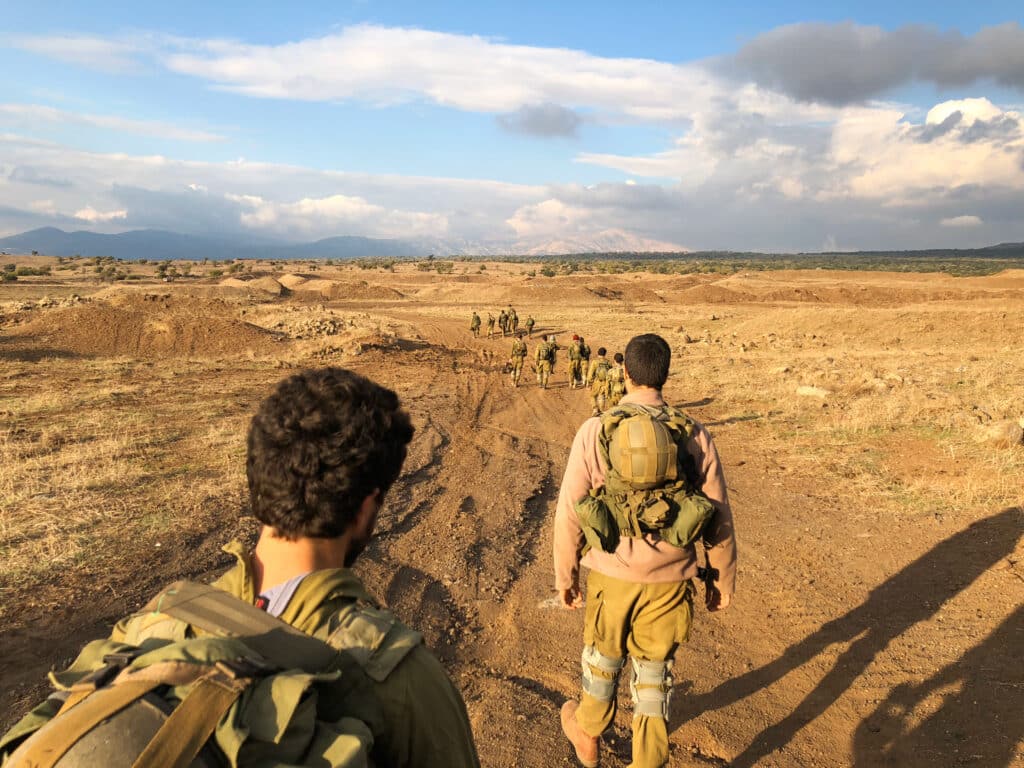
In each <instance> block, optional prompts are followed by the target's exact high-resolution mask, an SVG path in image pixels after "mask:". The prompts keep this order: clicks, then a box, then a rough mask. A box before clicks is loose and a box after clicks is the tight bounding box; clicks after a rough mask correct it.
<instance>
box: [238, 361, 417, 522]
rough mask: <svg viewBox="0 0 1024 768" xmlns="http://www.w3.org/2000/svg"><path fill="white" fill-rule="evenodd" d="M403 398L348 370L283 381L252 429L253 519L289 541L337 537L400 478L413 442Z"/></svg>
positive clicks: (323, 371)
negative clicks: (369, 499) (368, 500)
mask: <svg viewBox="0 0 1024 768" xmlns="http://www.w3.org/2000/svg"><path fill="white" fill-rule="evenodd" d="M412 435H413V426H412V423H411V421H410V420H409V414H408V413H406V412H405V411H404V410H402V408H401V405H400V403H399V401H398V396H397V395H396V394H395V393H394V392H393V391H391V390H390V389H387V388H385V387H382V386H380V385H379V384H376V383H374V382H372V381H370V380H369V379H367V378H365V377H363V376H360V375H359V374H357V373H353V372H352V371H348V370H345V369H343V368H321V369H316V370H307V371H302V372H301V373H298V374H296V375H294V376H290V377H289V378H287V379H285V380H283V381H282V382H280V383H279V384H278V385H277V388H276V390H275V391H274V392H273V393H272V394H271V395H270V396H269V397H268V398H267V399H265V400H264V401H263V402H262V403H261V404H260V407H259V410H258V411H257V412H256V414H255V415H254V416H253V418H252V422H251V424H250V426H249V439H248V455H247V459H246V467H245V469H246V475H247V477H248V481H249V496H250V502H251V505H252V513H253V515H254V516H255V517H256V518H257V519H258V520H259V521H260V522H261V523H263V524H264V525H267V526H270V527H272V528H273V529H274V530H275V532H276V534H277V535H278V536H280V537H282V538H285V539H292V540H294V539H298V538H334V537H337V536H340V535H342V534H343V533H344V532H345V530H346V528H348V526H349V525H350V524H351V522H352V521H353V520H354V519H355V516H356V514H357V512H358V511H359V508H360V505H361V504H362V502H363V501H364V500H365V499H366V498H367V497H368V496H370V495H371V494H373V492H374V491H375V490H378V489H379V490H380V492H381V494H384V493H386V492H387V490H388V489H389V488H390V487H391V485H392V483H394V482H395V480H396V479H397V478H398V474H399V472H401V469H402V463H403V462H404V461H405V454H406V446H407V445H408V444H409V441H410V440H411V439H412Z"/></svg>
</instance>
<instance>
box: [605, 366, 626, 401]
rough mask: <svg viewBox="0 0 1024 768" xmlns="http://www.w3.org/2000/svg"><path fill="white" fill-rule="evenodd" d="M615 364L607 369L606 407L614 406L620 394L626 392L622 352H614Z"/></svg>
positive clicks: (619, 398) (620, 397)
mask: <svg viewBox="0 0 1024 768" xmlns="http://www.w3.org/2000/svg"><path fill="white" fill-rule="evenodd" d="M613 359H614V360H615V364H614V365H612V369H611V370H610V371H608V408H609V409H611V408H614V407H615V406H616V405H618V404H619V401H620V400H621V399H622V396H623V395H625V394H626V369H625V367H623V365H622V353H621V352H616V353H615V357H614V358H613Z"/></svg>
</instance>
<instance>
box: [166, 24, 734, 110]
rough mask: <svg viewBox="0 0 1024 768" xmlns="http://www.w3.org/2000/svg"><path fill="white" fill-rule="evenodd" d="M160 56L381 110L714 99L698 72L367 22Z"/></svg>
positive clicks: (253, 83) (274, 88)
mask: <svg viewBox="0 0 1024 768" xmlns="http://www.w3.org/2000/svg"><path fill="white" fill-rule="evenodd" d="M159 55H160V57H161V60H162V62H163V64H164V65H165V66H166V67H168V68H169V69H171V70H172V71H175V72H179V73H183V74H187V75H192V76H195V77H201V78H203V79H206V80H209V81H211V82H213V83H215V84H217V85H218V86H219V87H222V88H226V89H229V90H232V91H237V92H239V93H244V94H247V95H250V96H259V97H266V98H284V99H301V100H312V101H336V100H348V99H358V100H362V101H366V102H369V103H373V104H379V105H387V104H394V103H398V102H404V101H410V100H414V99H424V100H427V101H431V102H433V103H436V104H440V105H443V106H450V107H454V108H457V109H462V110H468V111H473V112H486V113H497V114H501V113H509V112H513V111H515V110H518V109H520V108H522V107H529V106H532V105H537V104H556V105H563V106H565V107H568V108H572V107H575V106H579V105H586V106H590V107H593V108H596V109H603V110H608V111H610V112H613V113H615V114H626V115H629V116H632V117H635V118H639V119H644V120H649V119H658V120H674V119H678V118H680V117H684V116H686V115H687V114H689V113H690V112H691V111H692V110H693V109H694V108H695V107H697V106H699V105H701V104H705V103H708V102H709V100H710V99H712V98H713V97H714V96H715V95H717V94H718V93H720V92H721V86H720V85H718V84H717V82H715V78H713V77H712V76H711V75H709V74H708V72H707V71H706V70H705V69H704V68H703V67H701V66H699V65H688V64H684V65H677V64H669V63H666V62H661V61H655V60H651V59H626V58H620V59H612V58H605V57H600V56H594V55H591V54H588V53H586V52H584V51H578V50H571V49H565V48H540V47H534V46H526V45H511V44H508V43H501V42H496V41H493V40H490V39H487V38H484V37H479V36H475V35H457V34H449V33H444V32H433V31H429V30H423V29H406V28H394V27H382V26H376V25H370V24H361V25H357V26H351V27H347V28H345V29H343V30H342V31H341V32H339V33H337V34H333V35H328V36H326V37H320V38H313V39H307V40H301V41H299V42H294V43H286V44H281V45H250V44H244V43H238V42H228V41H218V40H209V41H190V42H189V45H188V50H174V49H173V48H170V49H166V50H164V51H162V52H161V53H160V54H159Z"/></svg>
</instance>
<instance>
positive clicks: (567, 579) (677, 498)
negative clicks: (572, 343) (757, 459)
mask: <svg viewBox="0 0 1024 768" xmlns="http://www.w3.org/2000/svg"><path fill="white" fill-rule="evenodd" d="M671 354H672V353H671V351H670V349H669V346H668V344H667V343H666V342H665V340H664V339H662V338H661V337H660V336H656V335H655V334H645V335H643V336H637V337H635V338H633V339H632V340H631V341H630V342H629V344H628V345H627V346H626V355H625V363H624V365H625V371H626V373H625V377H626V389H627V392H628V394H627V395H626V397H624V398H623V399H622V403H620V405H619V406H618V407H617V408H616V409H615V410H614V411H611V412H609V414H606V415H605V417H602V418H601V419H587V421H585V422H584V423H583V426H581V427H580V429H579V432H578V433H577V434H576V438H575V439H574V440H573V443H572V449H571V451H570V452H569V459H568V461H567V463H566V467H565V475H564V477H563V479H562V487H561V490H560V491H559V495H558V505H557V508H556V512H555V526H554V566H555V589H556V591H557V593H558V598H559V601H560V603H561V604H562V605H563V606H564V607H566V608H569V609H575V608H579V607H582V606H583V599H582V595H581V594H580V589H579V572H580V565H581V563H582V564H583V565H585V566H587V568H588V569H589V575H588V576H587V599H586V615H585V616H584V629H583V642H584V649H583V654H582V657H583V681H582V682H583V685H582V688H583V691H582V696H581V698H580V700H579V701H576V700H570V701H567V702H566V703H565V704H564V705H563V706H562V711H561V722H562V731H563V733H565V735H566V737H567V738H568V739H569V741H570V743H571V744H572V746H573V748H574V750H575V752H576V755H577V757H578V758H579V760H580V762H581V763H583V765H586V766H596V765H597V764H598V758H599V754H598V745H599V742H598V737H599V736H600V735H601V733H602V732H603V731H604V730H605V729H606V728H607V727H608V726H609V725H611V723H612V722H613V720H614V719H615V708H616V698H617V697H616V689H617V687H618V680H619V675H620V674H621V672H622V669H623V667H624V666H626V658H625V657H626V655H627V654H629V655H630V656H632V663H631V664H630V665H629V666H630V672H631V677H632V685H631V686H630V690H631V693H632V696H633V760H632V762H631V763H630V765H632V766H635V768H655V767H658V768H660V767H661V766H664V765H665V764H666V763H667V762H668V756H669V753H668V747H669V745H668V727H667V726H668V722H667V717H668V697H669V693H670V692H671V690H672V674H671V665H672V658H673V656H674V655H675V652H676V649H677V647H678V646H679V644H680V643H682V642H684V641H685V640H686V638H687V636H688V635H689V631H690V624H691V621H692V618H693V593H694V588H693V585H692V582H691V580H692V579H693V578H694V577H695V576H697V554H696V551H695V547H694V541H695V540H696V539H698V538H699V539H702V540H703V544H704V552H705V556H706V558H707V563H708V566H709V567H710V568H711V569H712V574H711V578H709V580H707V581H706V582H705V585H706V593H705V605H706V606H707V609H708V610H709V611H719V610H723V609H725V608H727V607H728V606H729V604H730V602H731V601H732V595H733V590H734V587H735V580H736V539H735V535H734V525H733V518H732V511H731V510H730V508H729V497H728V495H727V493H726V486H725V476H724V474H723V472H722V464H721V461H720V460H719V458H718V451H717V450H716V449H715V445H714V443H713V442H712V440H711V435H709V434H708V431H707V430H706V429H705V428H704V427H703V426H701V425H700V424H699V423H697V422H695V421H693V420H692V419H690V418H689V417H688V416H686V414H684V413H682V412H681V411H679V410H678V409H675V408H672V407H671V406H669V405H668V404H667V403H666V402H665V401H664V399H663V398H662V395H661V389H662V387H663V386H664V384H665V381H666V379H667V378H668V371H669V363H670V360H671ZM668 448H671V449H672V450H670V451H667V454H668V455H671V456H672V457H674V458H676V463H675V464H674V465H669V464H666V462H665V460H664V456H665V455H666V449H668ZM669 468H671V471H669ZM604 489H607V490H606V491H604ZM592 492H593V493H594V494H595V495H594V496H592V495H591V494H592ZM666 498H668V499H671V500H672V502H673V503H674V504H677V506H676V509H677V510H678V511H677V512H676V513H675V515H674V517H673V518H668V517H666V518H663V519H661V520H657V521H652V520H651V519H650V518H649V516H648V515H647V514H646V512H647V510H648V509H650V510H651V511H655V512H656V514H658V513H657V510H658V509H662V510H663V509H665V507H666V504H667V502H666V501H665V499H666ZM652 501H653V502H658V501H660V503H655V504H653V505H651V504H648V502H652ZM679 502H681V503H679ZM683 505H685V506H686V509H687V512H686V514H684V513H683ZM641 516H642V517H641ZM627 518H631V519H632V520H633V521H634V526H636V527H632V528H631V525H630V524H628V523H626V522H625V521H626V519H627ZM620 522H621V523H622V526H621V527H620V525H619V523H620ZM595 523H596V524H598V525H600V527H601V530H600V531H599V530H598V529H597V528H596V527H595ZM581 552H583V553H585V554H583V559H582V561H581V560H580V554H581ZM715 572H717V574H716V573H715ZM712 578H713V580H712Z"/></svg>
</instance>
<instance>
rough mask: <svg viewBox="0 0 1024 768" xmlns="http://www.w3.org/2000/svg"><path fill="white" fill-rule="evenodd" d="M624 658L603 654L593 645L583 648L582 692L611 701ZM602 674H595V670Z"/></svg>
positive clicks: (599, 699) (624, 661) (617, 684)
mask: <svg viewBox="0 0 1024 768" xmlns="http://www.w3.org/2000/svg"><path fill="white" fill-rule="evenodd" d="M625 663H626V660H625V659H623V658H621V657H619V658H615V657H613V656H605V655H604V654H602V653H601V652H600V651H599V650H597V648H596V647H595V646H593V645H588V646H586V647H585V648H584V649H583V656H582V667H583V692H584V693H586V694H588V695H590V696H592V697H594V698H595V699H597V700H598V701H611V700H612V699H614V698H615V689H616V688H618V686H619V673H620V672H621V671H622V667H623V665H624V664H625ZM597 671H599V672H602V673H603V674H600V675H595V674H594V673H595V672H597Z"/></svg>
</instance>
